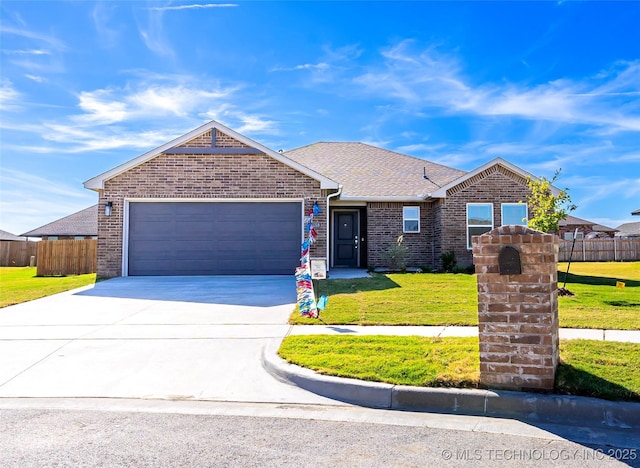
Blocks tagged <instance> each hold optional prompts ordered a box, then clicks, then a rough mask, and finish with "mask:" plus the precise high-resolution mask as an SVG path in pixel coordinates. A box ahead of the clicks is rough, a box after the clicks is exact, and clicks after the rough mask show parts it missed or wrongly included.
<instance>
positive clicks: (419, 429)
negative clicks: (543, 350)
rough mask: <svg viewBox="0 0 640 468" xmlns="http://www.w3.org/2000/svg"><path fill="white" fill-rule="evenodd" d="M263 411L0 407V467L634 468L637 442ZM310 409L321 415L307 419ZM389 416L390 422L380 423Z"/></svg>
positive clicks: (638, 463)
mask: <svg viewBox="0 0 640 468" xmlns="http://www.w3.org/2000/svg"><path fill="white" fill-rule="evenodd" d="M221 408H224V406H223V405H222V404H220V405H218V410H217V411H219V410H220V409H221ZM265 409H266V410H270V411H261V410H260V407H256V408H253V409H250V411H254V412H255V413H256V415H255V416H238V415H232V414H188V412H185V411H183V412H181V413H175V412H171V413H163V412H156V411H113V410H76V409H38V408H22V409H21V408H13V409H6V408H5V409H0V466H3V467H21V468H22V467H36V466H37V467H43V466H92V467H93V466H109V467H120V466H135V467H156V466H157V467H164V466H171V467H180V466H190V467H196V466H242V467H252V466H260V467H262V466H278V467H283V466H284V467H286V466H295V467H301V466H304V467H324V466H331V467H335V466H362V467H365V466H366V467H375V466H385V467H388V466H402V467H411V466H416V467H425V466H445V467H446V466H474V467H500V466H509V467H526V466H532V467H533V466H535V467H539V466H558V467H560V466H561V467H573V466H575V467H581V468H586V467H609V466H612V467H613V466H633V467H640V460H639V458H640V447H639V448H638V449H631V448H616V447H612V446H586V445H582V444H578V443H574V442H570V441H568V440H563V439H562V438H559V437H558V438H554V437H552V436H545V435H544V434H541V436H540V437H532V436H530V435H524V436H518V435H510V434H504V433H491V432H486V431H472V430H455V429H443V428H434V427H428V426H426V425H425V421H428V420H429V418H433V417H434V416H433V415H424V416H425V417H424V419H423V418H422V417H421V415H411V414H409V415H407V417H406V418H403V417H402V413H399V414H398V413H397V412H380V411H378V412H376V413H372V414H375V415H377V416H375V417H372V416H367V411H372V410H364V409H363V410H361V409H356V410H355V413H353V414H351V415H345V416H348V417H345V418H340V417H337V418H336V419H345V420H342V421H341V420H327V419H326V417H325V416H323V414H322V412H323V411H326V408H314V407H313V406H307V407H306V408H305V409H304V412H306V413H307V414H308V417H307V418H298V417H276V416H273V415H266V414H273V411H274V410H277V409H278V408H277V407H265ZM281 409H282V410H284V411H285V412H286V410H287V407H282V408H281ZM314 411H318V416H319V417H320V418H322V419H313V412H314ZM333 411H337V412H338V414H339V412H344V411H345V409H344V408H335V409H334V410H333ZM361 411H362V412H361ZM347 412H348V411H347ZM292 414H297V413H292ZM394 414H397V415H398V418H395V416H394ZM327 416H328V415H327ZM385 416H387V420H388V423H384V422H380V421H381V420H384V417H385ZM359 418H360V419H362V420H363V421H362V422H359V421H357V419H359ZM346 419H350V420H348V421H347V420H346ZM365 420H366V422H365ZM639 445H640V444H639ZM616 458H617V459H616Z"/></svg>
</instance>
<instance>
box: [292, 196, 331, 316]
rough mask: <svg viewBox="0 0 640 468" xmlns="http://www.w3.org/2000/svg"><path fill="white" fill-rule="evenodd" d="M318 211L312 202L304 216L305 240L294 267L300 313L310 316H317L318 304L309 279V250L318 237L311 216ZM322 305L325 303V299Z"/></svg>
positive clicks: (319, 211)
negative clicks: (297, 265)
mask: <svg viewBox="0 0 640 468" xmlns="http://www.w3.org/2000/svg"><path fill="white" fill-rule="evenodd" d="M320 213H322V209H321V208H320V207H319V206H318V203H314V204H313V209H311V210H310V211H309V212H308V213H307V214H306V216H305V218H304V232H305V240H304V242H303V243H302V249H301V250H302V252H301V255H300V266H299V267H298V268H296V291H297V293H298V308H299V309H300V315H303V316H305V317H311V318H318V306H317V304H316V297H315V293H314V291H313V280H312V279H311V266H310V265H311V262H310V261H309V250H310V247H311V244H313V243H314V242H315V241H316V239H317V237H318V232H317V231H316V229H315V227H314V225H313V218H314V216H317V215H319V214H320ZM322 305H323V306H324V305H326V299H325V300H324V302H323V304H322ZM323 308H324V307H323ZM321 310H322V309H321Z"/></svg>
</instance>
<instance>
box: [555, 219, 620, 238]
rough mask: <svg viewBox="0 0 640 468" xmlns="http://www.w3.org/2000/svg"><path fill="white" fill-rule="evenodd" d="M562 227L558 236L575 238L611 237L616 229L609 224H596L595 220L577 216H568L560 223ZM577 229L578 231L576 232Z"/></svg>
mask: <svg viewBox="0 0 640 468" xmlns="http://www.w3.org/2000/svg"><path fill="white" fill-rule="evenodd" d="M558 224H559V226H560V229H559V230H558V236H559V237H560V239H564V240H573V237H574V236H575V237H576V239H578V240H580V239H595V238H611V237H613V236H614V234H615V233H616V230H615V229H613V228H610V227H607V226H602V225H600V224H596V223H594V222H593V221H587V220H586V219H581V218H577V217H575V216H571V215H569V216H567V217H566V218H565V219H563V220H562V221H560V222H559V223H558ZM576 229H577V232H576Z"/></svg>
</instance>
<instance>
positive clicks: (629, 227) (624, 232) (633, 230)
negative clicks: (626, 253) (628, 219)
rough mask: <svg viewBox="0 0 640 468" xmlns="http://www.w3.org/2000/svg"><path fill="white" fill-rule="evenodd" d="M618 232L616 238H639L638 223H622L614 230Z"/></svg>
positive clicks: (639, 229)
mask: <svg viewBox="0 0 640 468" xmlns="http://www.w3.org/2000/svg"><path fill="white" fill-rule="evenodd" d="M616 230H617V231H618V232H617V233H616V236H620V237H637V236H640V222H637V223H624V224H621V225H620V226H618V227H617V228H616Z"/></svg>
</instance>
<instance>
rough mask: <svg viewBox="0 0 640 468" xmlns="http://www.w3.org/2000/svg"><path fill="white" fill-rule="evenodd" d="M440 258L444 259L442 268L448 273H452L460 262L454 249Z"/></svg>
mask: <svg viewBox="0 0 640 468" xmlns="http://www.w3.org/2000/svg"><path fill="white" fill-rule="evenodd" d="M440 260H442V269H443V270H444V271H445V272H447V273H451V272H452V271H453V269H454V268H455V267H456V265H457V264H458V261H457V260H456V253H455V252H454V251H453V250H450V251H448V252H445V253H443V254H442V255H440Z"/></svg>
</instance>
